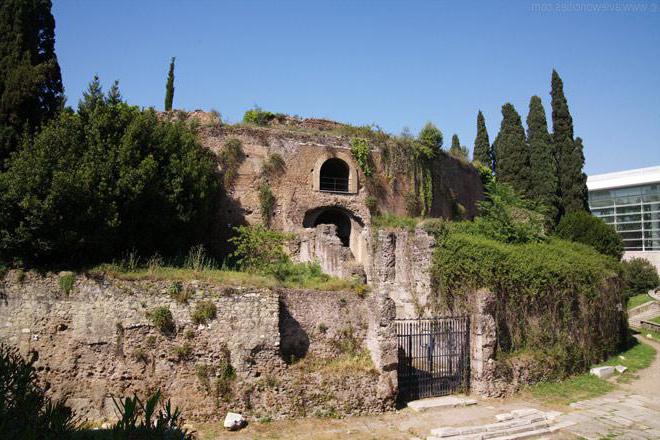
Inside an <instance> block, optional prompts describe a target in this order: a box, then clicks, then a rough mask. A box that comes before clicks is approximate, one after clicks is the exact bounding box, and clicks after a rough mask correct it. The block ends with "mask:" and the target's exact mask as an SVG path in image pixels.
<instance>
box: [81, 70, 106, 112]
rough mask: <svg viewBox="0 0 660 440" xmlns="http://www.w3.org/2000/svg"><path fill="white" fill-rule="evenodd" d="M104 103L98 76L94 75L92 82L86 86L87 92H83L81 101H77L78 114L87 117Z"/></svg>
mask: <svg viewBox="0 0 660 440" xmlns="http://www.w3.org/2000/svg"><path fill="white" fill-rule="evenodd" d="M104 102H105V96H103V88H102V87H101V81H100V80H99V76H98V75H94V79H92V82H90V83H89V85H88V86H87V90H85V91H84V92H83V97H82V99H81V100H80V101H78V113H80V114H81V115H83V116H87V115H89V113H91V112H93V111H94V109H95V108H97V107H98V106H99V105H100V104H103V103H104Z"/></svg>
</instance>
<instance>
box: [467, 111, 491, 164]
mask: <svg viewBox="0 0 660 440" xmlns="http://www.w3.org/2000/svg"><path fill="white" fill-rule="evenodd" d="M472 160H478V161H479V162H481V163H482V164H484V165H485V166H487V167H488V168H490V169H491V170H492V169H494V166H493V151H492V148H491V146H490V140H489V139H488V130H486V120H485V119H484V115H483V113H481V110H479V113H477V137H476V138H475V139H474V150H473V151H472Z"/></svg>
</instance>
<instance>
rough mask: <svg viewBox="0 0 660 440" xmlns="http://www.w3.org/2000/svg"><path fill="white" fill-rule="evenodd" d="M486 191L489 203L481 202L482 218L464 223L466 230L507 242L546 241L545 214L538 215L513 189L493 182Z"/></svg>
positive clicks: (480, 216)
mask: <svg viewBox="0 0 660 440" xmlns="http://www.w3.org/2000/svg"><path fill="white" fill-rule="evenodd" d="M485 190H486V200H483V201H481V202H479V203H478V206H479V216H478V217H477V218H476V219H475V220H474V222H463V223H461V225H462V227H463V228H465V230H470V231H471V232H473V233H477V234H480V235H483V236H486V237H489V238H491V239H493V240H497V241H502V242H505V243H528V242H539V241H543V240H544V239H545V238H546V236H545V230H544V227H543V214H541V213H539V212H536V211H535V210H534V208H535V207H534V205H533V204H532V203H530V202H529V201H527V200H525V199H523V198H522V197H520V196H519V195H518V194H516V192H515V191H514V190H513V188H511V187H510V186H509V185H507V184H503V183H497V182H495V181H491V182H490V183H488V184H487V185H486V187H485Z"/></svg>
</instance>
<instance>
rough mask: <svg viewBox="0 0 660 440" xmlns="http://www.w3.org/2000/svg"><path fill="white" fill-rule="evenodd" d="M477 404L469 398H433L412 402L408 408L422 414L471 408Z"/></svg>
mask: <svg viewBox="0 0 660 440" xmlns="http://www.w3.org/2000/svg"><path fill="white" fill-rule="evenodd" d="M476 404H477V401H476V400H474V399H469V398H467V397H459V396H443V397H432V398H430V399H421V400H413V401H412V402H408V408H410V409H412V410H414V411H417V412H422V411H426V410H427V409H431V408H447V407H451V408H453V407H457V406H469V405H476Z"/></svg>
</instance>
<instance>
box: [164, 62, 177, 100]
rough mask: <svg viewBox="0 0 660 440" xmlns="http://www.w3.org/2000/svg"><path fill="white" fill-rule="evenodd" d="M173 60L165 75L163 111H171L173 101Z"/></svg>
mask: <svg viewBox="0 0 660 440" xmlns="http://www.w3.org/2000/svg"><path fill="white" fill-rule="evenodd" d="M174 60H175V58H174V57H172V59H171V60H170V71H169V73H168V74H167V85H166V86H165V111H166V112H169V111H171V110H172V102H173V101H174Z"/></svg>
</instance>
